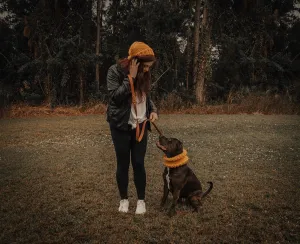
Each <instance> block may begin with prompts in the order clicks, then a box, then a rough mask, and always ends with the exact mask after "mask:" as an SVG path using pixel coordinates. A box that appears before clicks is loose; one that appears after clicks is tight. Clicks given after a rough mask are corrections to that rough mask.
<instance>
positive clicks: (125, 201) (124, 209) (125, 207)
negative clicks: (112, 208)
mask: <svg viewBox="0 0 300 244" xmlns="http://www.w3.org/2000/svg"><path fill="white" fill-rule="evenodd" d="M128 208H129V201H128V199H122V200H121V201H120V206H119V212H122V213H127V212H128Z"/></svg>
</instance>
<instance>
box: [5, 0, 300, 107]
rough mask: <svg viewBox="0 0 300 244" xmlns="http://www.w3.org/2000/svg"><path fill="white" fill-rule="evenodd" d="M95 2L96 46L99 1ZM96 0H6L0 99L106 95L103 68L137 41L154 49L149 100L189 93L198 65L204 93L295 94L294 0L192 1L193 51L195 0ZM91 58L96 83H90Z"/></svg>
mask: <svg viewBox="0 0 300 244" xmlns="http://www.w3.org/2000/svg"><path fill="white" fill-rule="evenodd" d="M101 1H102V5H101V8H102V9H101V31H100V32H101V41H100V55H96V52H95V50H96V33H97V21H96V19H97V16H96V15H97V11H96V8H97V3H98V4H99V2H101ZM101 1H99V0H98V1H96V0H72V1H69V0H60V1H54V0H40V1H38V0H26V1H21V0H4V1H3V3H2V4H1V5H0V7H1V13H2V14H1V22H0V29H1V47H2V48H1V53H0V95H1V97H2V98H1V99H2V100H3V99H4V100H9V101H10V102H12V101H28V102H29V103H31V104H39V103H41V102H43V101H45V102H47V103H49V104H51V106H55V105H57V104H74V105H75V104H80V105H82V104H83V103H84V102H87V101H89V100H91V99H96V100H97V99H98V100H100V101H102V102H103V101H104V102H105V101H106V87H105V86H106V84H105V83H106V82H105V77H106V72H107V69H108V67H109V66H110V65H112V64H113V63H115V62H116V60H117V59H118V58H121V57H126V56H127V51H128V48H129V45H130V44H131V43H132V42H134V41H136V40H139V41H144V42H146V43H148V44H149V45H150V46H151V47H153V49H154V51H155V53H156V55H157V57H158V62H157V63H156V66H155V67H154V69H153V89H152V92H153V96H154V97H155V98H156V99H161V98H164V97H165V96H166V95H168V94H169V93H170V92H172V93H176V94H178V95H179V96H181V97H182V98H183V99H188V100H190V101H193V102H196V97H197V96H196V93H197V90H196V88H195V87H196V83H197V82H199V81H198V80H197V79H194V78H193V77H195V74H194V73H193V72H195V67H196V68H198V70H200V72H201V74H202V76H203V81H205V89H203V92H204V93H205V97H206V102H207V101H208V102H214V101H226V99H228V96H229V94H231V93H232V92H240V93H242V94H249V93H261V94H278V95H285V96H286V95H287V96H288V97H289V98H290V100H291V101H294V102H297V101H299V100H300V16H299V8H300V6H299V4H297V3H296V1H293V0H272V1H261V0H260V1H258V0H213V1H205V0H203V1H199V0H198V2H199V4H201V5H200V6H201V9H200V11H201V17H200V19H199V20H198V21H200V25H199V26H200V31H199V33H200V34H199V36H200V40H199V47H200V48H199V51H198V53H194V52H193V50H194V45H195V43H194V33H195V26H197V25H196V21H197V19H195V16H196V15H195V11H196V10H195V9H196V2H197V1H180V0H173V1H171V0H170V1H166V0H151V1H142V0H139V1H127V0H121V1H119V0H112V1H103V0H101ZM205 10H206V11H207V12H206V13H207V15H206V14H204V11H205ZM204 16H207V19H205V20H204V19H203V18H206V17H204ZM204 22H205V25H204ZM198 24H199V23H198ZM195 56H197V57H199V59H198V60H199V61H197V62H196V63H194V62H193V60H194V57H195ZM204 59H205V62H203V60H204ZM96 63H98V64H99V67H100V89H95V84H96V83H95V65H96ZM199 67H201V68H199ZM196 70H197V69H196Z"/></svg>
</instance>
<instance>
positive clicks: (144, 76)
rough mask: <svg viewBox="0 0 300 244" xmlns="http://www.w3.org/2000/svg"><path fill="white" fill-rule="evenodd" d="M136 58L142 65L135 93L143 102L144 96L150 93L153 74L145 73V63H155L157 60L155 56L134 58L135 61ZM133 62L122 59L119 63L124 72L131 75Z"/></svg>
mask: <svg viewBox="0 0 300 244" xmlns="http://www.w3.org/2000/svg"><path fill="white" fill-rule="evenodd" d="M134 58H136V59H137V60H138V63H140V65H139V67H138V72H137V75H136V81H135V92H136V93H137V95H138V97H139V99H140V100H141V99H142V98H143V94H148V93H149V92H150V87H151V73H150V71H148V72H143V69H144V63H145V62H152V61H153V62H155V61H156V59H155V57H154V56H150V55H149V56H138V57H133V59H134ZM130 62H131V60H129V59H128V58H124V59H120V60H119V61H118V64H119V65H120V66H121V68H122V69H123V70H124V72H125V73H129V65H130Z"/></svg>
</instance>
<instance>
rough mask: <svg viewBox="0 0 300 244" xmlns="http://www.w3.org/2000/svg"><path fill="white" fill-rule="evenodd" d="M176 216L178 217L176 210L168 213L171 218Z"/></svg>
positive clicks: (173, 209)
mask: <svg viewBox="0 0 300 244" xmlns="http://www.w3.org/2000/svg"><path fill="white" fill-rule="evenodd" d="M175 215H176V210H175V208H171V209H169V211H168V216H169V217H173V216H175Z"/></svg>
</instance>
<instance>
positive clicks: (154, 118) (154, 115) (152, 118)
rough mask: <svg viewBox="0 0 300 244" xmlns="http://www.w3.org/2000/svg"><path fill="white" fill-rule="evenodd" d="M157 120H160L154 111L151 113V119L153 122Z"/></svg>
mask: <svg viewBox="0 0 300 244" xmlns="http://www.w3.org/2000/svg"><path fill="white" fill-rule="evenodd" d="M155 120H158V116H157V113H155V112H152V113H151V114H150V121H151V122H154V121H155Z"/></svg>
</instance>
